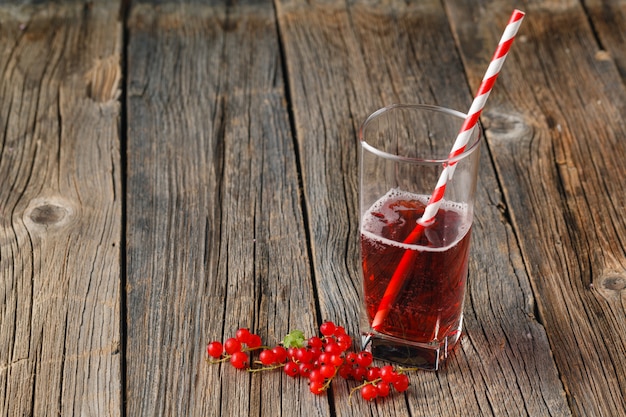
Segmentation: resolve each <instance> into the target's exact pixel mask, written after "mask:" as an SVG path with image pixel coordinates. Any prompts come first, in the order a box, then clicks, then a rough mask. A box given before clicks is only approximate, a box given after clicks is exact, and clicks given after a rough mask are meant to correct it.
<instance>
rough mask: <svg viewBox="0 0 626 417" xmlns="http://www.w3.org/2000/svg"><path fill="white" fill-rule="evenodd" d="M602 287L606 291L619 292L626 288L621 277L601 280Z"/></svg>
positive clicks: (625, 282)
mask: <svg viewBox="0 0 626 417" xmlns="http://www.w3.org/2000/svg"><path fill="white" fill-rule="evenodd" d="M602 287H603V288H604V289H606V290H610V291H615V292H620V291H622V290H623V289H624V288H626V278H624V277H621V276H610V277H606V278H604V279H603V280H602Z"/></svg>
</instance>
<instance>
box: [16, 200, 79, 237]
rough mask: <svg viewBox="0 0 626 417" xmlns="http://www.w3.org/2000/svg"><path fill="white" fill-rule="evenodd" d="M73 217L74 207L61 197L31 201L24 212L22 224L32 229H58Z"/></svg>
mask: <svg viewBox="0 0 626 417" xmlns="http://www.w3.org/2000/svg"><path fill="white" fill-rule="evenodd" d="M73 217H74V206H73V205H72V204H71V202H70V201H68V200H66V199H65V198H63V197H61V196H50V197H40V198H36V199H34V200H31V202H30V204H29V205H28V207H27V208H26V211H25V212H24V222H25V223H26V225H27V226H29V227H32V228H34V229H48V228H50V227H54V228H60V227H63V226H64V225H66V224H68V223H70V222H71V221H72V218H73Z"/></svg>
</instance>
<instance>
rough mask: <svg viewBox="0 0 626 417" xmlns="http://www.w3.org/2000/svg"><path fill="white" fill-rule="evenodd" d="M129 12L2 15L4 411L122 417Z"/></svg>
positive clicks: (110, 4)
mask: <svg viewBox="0 0 626 417" xmlns="http://www.w3.org/2000/svg"><path fill="white" fill-rule="evenodd" d="M119 6H120V5H119V2H117V1H106V2H104V1H96V2H89V3H83V2H72V3H67V4H63V5H58V4H43V5H38V6H17V5H14V6H11V5H5V6H0V97H1V98H2V99H1V100H0V132H2V133H1V136H0V178H2V183H1V186H0V300H1V301H0V416H9V415H10V416H14V415H15V416H17V415H20V416H22V415H36V416H43V415H103V416H104V415H119V413H120V412H121V410H122V397H121V378H122V375H121V360H120V342H121V339H120V337H121V336H120V239H121V224H122V223H121V207H122V200H121V163H120V151H119V147H120V137H119V126H120V105H119V101H117V99H118V96H119V93H120V85H119V84H120V80H121V67H120V59H121V47H122V44H121V42H122V30H121V22H120V21H119V20H118V13H119Z"/></svg>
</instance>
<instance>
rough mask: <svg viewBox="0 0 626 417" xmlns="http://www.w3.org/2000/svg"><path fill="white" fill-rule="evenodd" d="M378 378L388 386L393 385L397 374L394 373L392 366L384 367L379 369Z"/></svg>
mask: <svg viewBox="0 0 626 417" xmlns="http://www.w3.org/2000/svg"><path fill="white" fill-rule="evenodd" d="M380 378H381V379H382V380H383V381H385V382H387V383H390V384H393V383H394V382H395V381H396V379H397V378H398V374H397V373H396V371H394V369H393V366H391V365H385V366H383V367H382V368H380Z"/></svg>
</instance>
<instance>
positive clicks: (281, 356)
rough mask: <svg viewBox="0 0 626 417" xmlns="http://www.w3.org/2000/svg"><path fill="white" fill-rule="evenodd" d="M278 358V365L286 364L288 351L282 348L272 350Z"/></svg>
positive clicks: (277, 347)
mask: <svg viewBox="0 0 626 417" xmlns="http://www.w3.org/2000/svg"><path fill="white" fill-rule="evenodd" d="M272 352H274V356H275V358H276V363H285V362H286V361H287V349H285V348H284V347H282V346H276V347H275V348H273V349H272Z"/></svg>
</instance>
